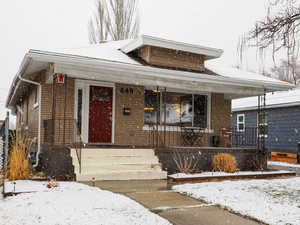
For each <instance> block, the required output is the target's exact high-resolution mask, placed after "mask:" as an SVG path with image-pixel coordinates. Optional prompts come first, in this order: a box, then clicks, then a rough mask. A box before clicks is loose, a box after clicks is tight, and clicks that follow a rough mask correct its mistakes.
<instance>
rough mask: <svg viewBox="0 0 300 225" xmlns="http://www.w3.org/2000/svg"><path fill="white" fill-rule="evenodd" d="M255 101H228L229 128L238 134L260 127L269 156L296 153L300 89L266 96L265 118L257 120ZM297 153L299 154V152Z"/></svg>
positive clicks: (299, 121) (299, 120)
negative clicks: (276, 153)
mask: <svg viewBox="0 0 300 225" xmlns="http://www.w3.org/2000/svg"><path fill="white" fill-rule="evenodd" d="M257 105H258V98H257V97H250V98H243V99H236V100H233V101H232V127H234V128H236V129H237V130H238V132H241V133H242V132H245V130H247V128H254V127H263V128H264V129H263V130H265V131H266V132H265V134H264V136H265V140H266V147H267V148H268V151H269V152H288V153H298V151H300V150H299V143H300V86H297V87H296V88H295V89H293V90H290V91H281V92H274V93H268V94H267V95H266V110H265V113H266V116H265V119H264V118H260V119H259V118H258V114H257ZM299 153H300V152H299Z"/></svg>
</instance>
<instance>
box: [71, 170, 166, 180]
mask: <svg viewBox="0 0 300 225" xmlns="http://www.w3.org/2000/svg"><path fill="white" fill-rule="evenodd" d="M93 178H94V179H95V180H162V179H167V172H165V171H148V170H147V171H142V170H141V171H131V170H129V171H102V172H101V171H99V172H97V173H81V174H76V179H77V181H91V180H93Z"/></svg>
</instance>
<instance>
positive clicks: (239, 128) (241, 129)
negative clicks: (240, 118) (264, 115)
mask: <svg viewBox="0 0 300 225" xmlns="http://www.w3.org/2000/svg"><path fill="white" fill-rule="evenodd" d="M238 130H239V131H243V130H244V124H243V123H239V124H238Z"/></svg>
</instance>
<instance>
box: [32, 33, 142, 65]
mask: <svg viewBox="0 0 300 225" xmlns="http://www.w3.org/2000/svg"><path fill="white" fill-rule="evenodd" d="M131 41H132V39H128V40H122V41H109V42H104V43H100V44H91V45H88V46H83V47H77V48H60V49H44V50H43V51H47V52H55V53H59V54H67V55H76V56H83V57H89V58H96V59H102V60H109V61H114V62H121V63H127V64H135V65H140V64H139V63H138V62H136V61H135V60H133V59H131V58H130V57H129V56H127V55H126V54H125V53H123V52H122V51H120V50H119V49H120V48H121V47H122V46H124V45H126V44H128V43H130V42H131ZM32 51H35V50H32Z"/></svg>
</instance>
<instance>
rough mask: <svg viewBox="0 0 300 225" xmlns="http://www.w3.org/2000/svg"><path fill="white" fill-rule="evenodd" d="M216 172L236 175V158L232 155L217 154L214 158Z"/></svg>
mask: <svg viewBox="0 0 300 225" xmlns="http://www.w3.org/2000/svg"><path fill="white" fill-rule="evenodd" d="M213 168H214V171H222V172H226V173H234V172H236V171H237V162H236V159H235V157H234V156H232V155H230V154H224V153H222V154H217V155H215V156H214V158H213Z"/></svg>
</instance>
